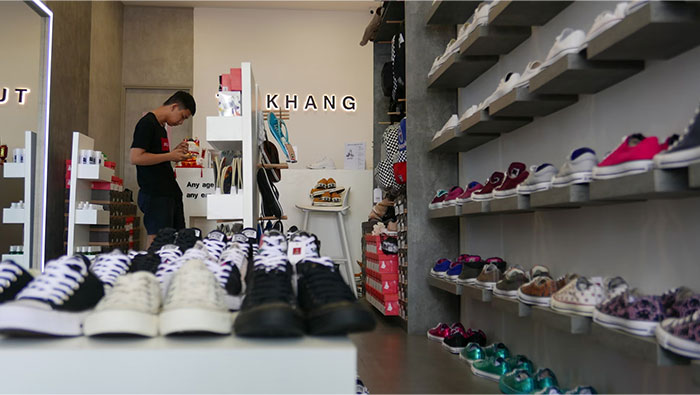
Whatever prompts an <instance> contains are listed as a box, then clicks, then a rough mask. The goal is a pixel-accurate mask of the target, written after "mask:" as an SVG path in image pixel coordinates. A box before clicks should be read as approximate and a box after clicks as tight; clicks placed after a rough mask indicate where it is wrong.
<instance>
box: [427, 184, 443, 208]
mask: <svg viewBox="0 0 700 395" xmlns="http://www.w3.org/2000/svg"><path fill="white" fill-rule="evenodd" d="M446 197H447V191H446V190H444V189H441V190H439V191H437V193H435V197H434V198H433V201H432V202H430V204H428V208H429V209H431V210H434V209H436V208H440V207H442V205H443V204H444V202H445V198H446Z"/></svg>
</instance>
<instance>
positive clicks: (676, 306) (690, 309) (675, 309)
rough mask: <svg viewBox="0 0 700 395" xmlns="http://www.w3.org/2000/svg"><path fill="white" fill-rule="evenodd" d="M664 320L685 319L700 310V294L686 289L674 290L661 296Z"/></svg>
mask: <svg viewBox="0 0 700 395" xmlns="http://www.w3.org/2000/svg"><path fill="white" fill-rule="evenodd" d="M661 304H662V306H663V308H664V318H683V317H687V316H689V315H692V314H693V313H695V312H696V311H698V310H700V294H696V293H694V292H693V291H692V290H690V289H688V288H686V287H680V288H676V289H672V290H670V291H668V292H666V293H664V294H663V295H661Z"/></svg>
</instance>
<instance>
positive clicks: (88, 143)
mask: <svg viewBox="0 0 700 395" xmlns="http://www.w3.org/2000/svg"><path fill="white" fill-rule="evenodd" d="M94 148H95V140H93V139H91V138H90V137H88V136H85V135H84V134H81V133H80V132H73V149H72V152H71V164H72V171H71V174H70V194H69V198H68V202H69V203H68V247H67V253H68V255H73V254H74V253H75V247H77V246H86V245H88V244H89V243H90V225H107V224H109V211H108V210H104V211H101V212H98V211H97V210H77V208H78V202H81V201H86V202H89V201H90V200H91V199H92V189H91V188H92V182H93V181H112V176H113V175H114V170H112V169H110V168H108V167H105V166H103V165H97V164H94V165H91V164H80V150H92V149H94Z"/></svg>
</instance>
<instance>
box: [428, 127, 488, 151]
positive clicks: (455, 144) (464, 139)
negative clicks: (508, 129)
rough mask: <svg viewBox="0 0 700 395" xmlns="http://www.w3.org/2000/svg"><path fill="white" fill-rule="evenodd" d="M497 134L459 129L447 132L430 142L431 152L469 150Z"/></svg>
mask: <svg viewBox="0 0 700 395" xmlns="http://www.w3.org/2000/svg"><path fill="white" fill-rule="evenodd" d="M497 137H498V135H497V134H476V133H475V134H467V133H463V132H460V131H458V130H451V131H447V132H445V133H444V134H443V135H442V136H440V137H438V138H437V139H435V140H433V141H432V142H431V143H430V148H429V151H430V152H440V153H456V152H467V151H469V150H470V149H472V148H474V147H478V146H480V145H482V144H485V143H487V142H489V141H491V140H494V139H495V138H497Z"/></svg>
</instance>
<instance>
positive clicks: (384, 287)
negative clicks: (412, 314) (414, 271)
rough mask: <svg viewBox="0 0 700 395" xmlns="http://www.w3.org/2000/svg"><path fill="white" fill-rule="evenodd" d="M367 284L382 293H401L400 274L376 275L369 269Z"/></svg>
mask: <svg viewBox="0 0 700 395" xmlns="http://www.w3.org/2000/svg"><path fill="white" fill-rule="evenodd" d="M366 285H367V286H368V287H370V288H372V289H373V290H375V291H377V293H380V294H382V295H386V294H398V293H399V275H398V274H384V275H381V276H379V277H375V276H374V275H372V273H371V272H369V271H367V279H366Z"/></svg>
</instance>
